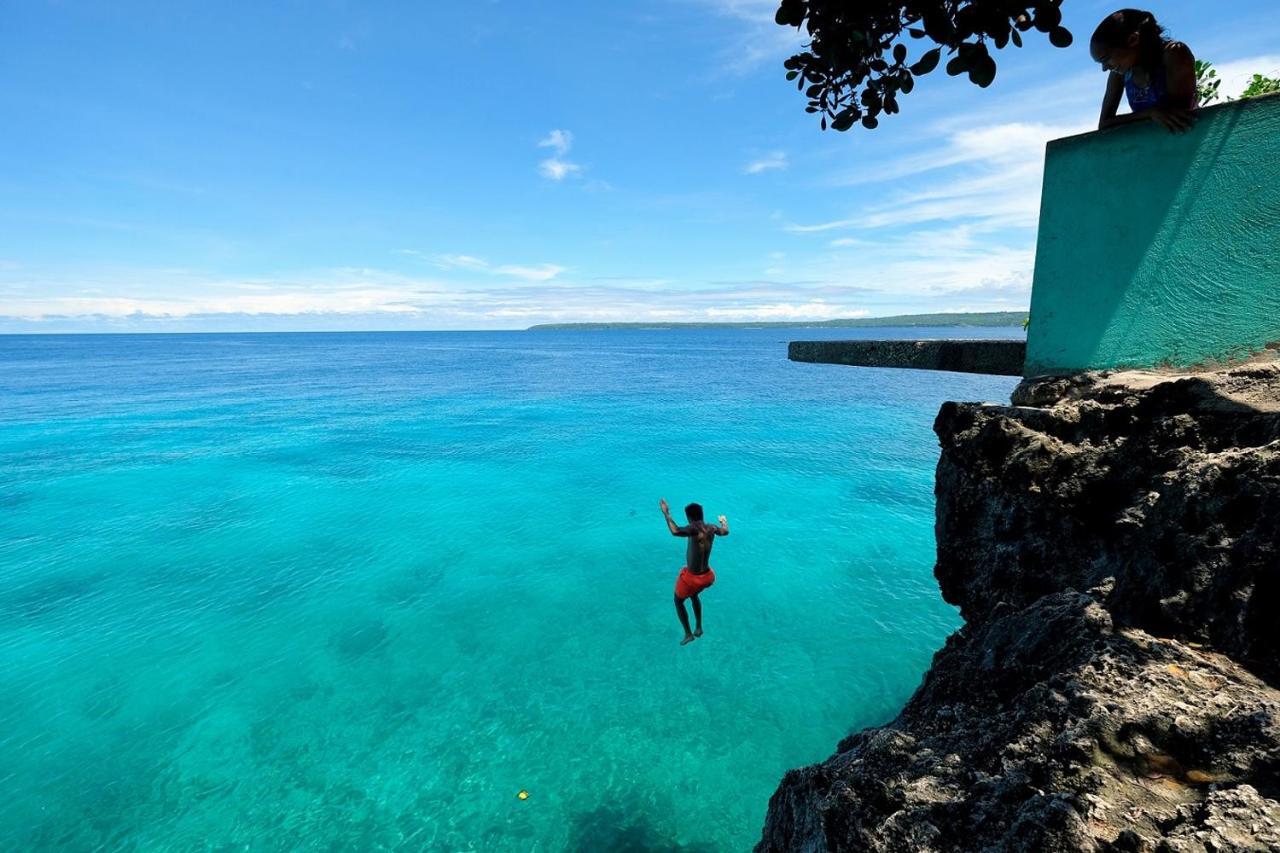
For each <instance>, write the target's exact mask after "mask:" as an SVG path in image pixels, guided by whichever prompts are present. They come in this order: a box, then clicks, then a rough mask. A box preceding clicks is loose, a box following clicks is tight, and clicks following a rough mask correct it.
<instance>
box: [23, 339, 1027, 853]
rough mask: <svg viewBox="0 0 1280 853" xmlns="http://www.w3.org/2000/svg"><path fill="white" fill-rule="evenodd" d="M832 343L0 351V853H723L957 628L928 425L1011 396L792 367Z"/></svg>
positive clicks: (950, 383)
mask: <svg viewBox="0 0 1280 853" xmlns="http://www.w3.org/2000/svg"><path fill="white" fill-rule="evenodd" d="M856 334H859V332H857V331H853V332H852V334H851V330H839V329H836V330H803V331H802V332H801V331H800V330H787V331H781V332H780V331H778V330H768V329H765V330H681V331H669V332H632V331H627V332H623V331H615V332H594V333H591V332H546V333H520V332H512V333H423V334H344V335H326V334H309V335H181V336H80V337H62V336H57V337H0V470H3V472H4V476H3V478H2V479H0V590H2V591H3V592H2V594H0V802H3V803H4V804H5V806H4V808H3V810H0V849H4V850H17V849H22V850H55V849H57V850H100V849H101V850H134V849H137V850H191V849H214V850H222V849H255V850H271V849H326V850H327V849H342V850H377V849H403V850H486V851H489V850H493V851H506V850H512V851H528V850H545V851H553V850H581V851H603V850H632V851H650V850H653V851H656V850H686V851H690V850H692V851H721V850H725V851H730V850H746V849H749V848H750V846H751V845H752V844H753V843H754V842H755V841H756V840H757V839H758V837H759V831H760V826H761V822H762V819H763V816H764V812H765V808H766V805H767V802H768V798H769V795H770V794H771V793H772V791H773V789H774V788H775V786H776V785H777V783H778V781H779V779H780V777H781V776H782V774H783V772H784V771H785V770H786V769H787V768H790V767H793V766H797V765H800V764H805V763H809V762H813V761H817V760H821V759H823V758H825V757H827V756H828V755H829V754H830V752H831V750H832V749H833V748H834V746H835V744H836V742H837V741H838V740H839V739H840V738H841V737H842V736H844V735H845V734H847V733H848V732H850V731H851V730H854V729H857V728H860V727H863V726H867V725H873V724H877V723H881V722H884V721H886V720H887V719H889V718H891V717H892V716H893V715H894V714H895V713H896V711H897V710H898V708H899V706H900V705H901V703H902V702H903V701H904V700H905V699H906V697H907V696H908V695H909V694H910V692H911V691H912V689H913V688H914V687H915V686H916V684H917V683H918V681H919V678H920V675H921V673H922V671H923V670H924V668H925V667H926V666H927V665H928V661H929V658H930V656H931V654H932V652H933V651H934V650H935V649H937V648H938V647H939V646H940V644H941V642H942V640H943V639H944V637H945V636H946V635H947V633H949V632H950V631H951V630H952V629H954V627H956V625H957V624H958V619H957V616H956V614H955V612H954V611H953V609H952V608H950V607H948V606H947V605H945V604H944V603H943V602H942V601H941V600H940V598H939V596H938V592H937V587H936V585H935V583H934V581H933V578H932V575H931V570H932V563H933V526H932V525H933V501H932V487H933V466H934V464H935V462H936V456H937V443H936V440H935V439H934V437H933V435H932V432H931V425H932V421H933V417H934V415H935V414H936V412H937V408H938V405H939V403H940V402H942V401H943V400H944V399H970V400H981V399H986V400H999V399H1007V397H1008V394H1009V392H1010V390H1011V389H1012V386H1013V380H1010V379H1003V378H992V377H976V376H964V375H958V374H941V373H919V372H906V371H882V370H855V369H851V368H841V367H832V366H820V365H800V364H792V363H790V362H788V361H787V360H786V345H785V340H786V339H787V338H789V337H790V338H801V337H803V338H817V337H824V338H840V337H851V336H854V335H856ZM921 334H922V333H921V330H912V331H910V332H905V331H898V332H895V331H891V330H882V329H881V330H868V333H867V334H865V335H863V336H866V337H887V336H918V335H921ZM925 334H928V333H927V332H926V333H925ZM933 334H934V335H942V334H947V335H951V336H954V334H955V330H934V332H933ZM661 497H665V498H667V499H668V500H669V501H670V502H671V504H672V505H673V507H676V508H677V509H676V512H677V515H679V514H680V512H679V509H678V508H679V507H682V506H683V505H684V504H685V503H687V502H689V501H691V500H699V501H701V502H702V503H703V504H704V505H705V506H706V508H707V511H708V513H709V514H710V515H711V516H714V515H718V514H720V513H724V514H726V515H728V517H729V522H730V526H731V528H732V534H731V535H730V536H729V537H728V538H727V539H722V540H720V541H719V542H718V543H717V545H716V550H715V553H714V555H713V559H712V564H713V565H714V566H715V567H716V572H717V576H718V581H717V583H716V585H715V586H714V587H713V588H712V589H711V590H709V591H708V592H707V593H705V594H704V596H703V600H704V609H705V624H706V635H705V636H704V637H703V638H702V639H700V640H698V641H697V642H695V643H693V644H692V645H690V646H687V647H681V646H679V645H678V641H679V639H680V637H681V635H682V632H681V629H680V627H679V624H678V622H677V620H676V618H675V614H674V611H673V608H672V604H671V589H672V585H673V583H674V580H675V574H676V571H677V570H678V569H679V567H680V565H681V563H682V558H683V547H684V542H683V540H679V539H674V538H672V537H671V536H670V535H669V534H668V533H667V532H666V529H665V526H664V524H663V521H662V517H661V515H660V514H659V513H658V510H657V504H658V499H659V498H661ZM522 789H523V790H527V791H528V792H529V797H528V799H527V800H519V799H517V797H516V794H517V792H518V791H520V790H522Z"/></svg>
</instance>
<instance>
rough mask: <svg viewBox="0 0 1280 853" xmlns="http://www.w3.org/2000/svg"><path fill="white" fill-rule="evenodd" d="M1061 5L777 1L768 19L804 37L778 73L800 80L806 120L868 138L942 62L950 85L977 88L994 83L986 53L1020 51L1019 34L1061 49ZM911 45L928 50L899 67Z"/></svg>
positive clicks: (1005, 0) (1027, 0) (966, 0)
mask: <svg viewBox="0 0 1280 853" xmlns="http://www.w3.org/2000/svg"><path fill="white" fill-rule="evenodd" d="M1062 2H1063V0H909V2H896V3H890V2H886V0H860V2H854V0H781V2H780V3H779V5H778V11H777V13H776V14H775V16H774V19H775V20H776V21H777V22H778V24H780V25H782V26H787V27H796V28H802V29H803V31H804V32H806V33H807V34H808V35H809V39H810V41H809V43H808V45H806V49H805V50H804V51H803V52H802V53H797V54H796V55H795V56H792V57H791V58H789V59H788V60H787V61H786V62H784V63H783V67H784V68H785V69H786V70H787V72H788V73H787V79H788V80H793V79H796V78H797V77H798V78H799V85H800V88H801V89H802V90H804V92H805V95H806V96H807V98H808V100H809V106H808V107H806V110H807V111H808V112H816V113H820V114H821V117H820V120H819V124H820V126H821V127H822V128H823V129H824V130H825V129H826V128H827V127H828V126H830V127H832V128H833V129H835V130H847V129H848V128H850V127H852V126H853V125H854V124H857V123H861V124H862V126H863V127H865V128H868V129H870V128H874V127H876V126H877V125H878V124H879V121H878V120H877V118H876V116H877V115H879V114H881V113H884V114H887V115H893V114H895V113H897V112H898V110H899V103H898V96H899V95H906V94H909V93H910V92H911V90H912V89H914V88H915V78H916V77H918V76H921V75H924V74H929V73H930V72H932V71H934V70H935V69H936V68H937V67H938V65H939V64H941V61H942V56H943V53H944V52H945V53H946V54H947V56H948V61H947V64H946V71H947V73H948V74H949V75H951V76H953V77H957V76H960V75H961V74H966V75H967V76H968V78H969V80H970V82H972V83H974V84H975V85H977V86H982V87H984V88H985V87H987V86H990V85H991V84H992V82H993V81H994V80H995V78H996V61H995V59H994V57H992V56H991V53H990V50H989V48H990V47H991V46H994V47H995V49H996V50H1001V49H1003V48H1005V47H1006V46H1008V45H1010V44H1012V45H1013V46H1014V47H1022V44H1023V39H1022V35H1021V34H1022V33H1024V32H1028V31H1032V30H1034V31H1036V32H1039V33H1043V34H1046V35H1047V36H1048V40H1049V43H1050V44H1052V45H1053V46H1055V47H1067V46H1068V45H1070V44H1071V42H1072V36H1071V33H1070V32H1069V31H1068V30H1067V29H1065V28H1064V27H1063V26H1062V9H1061V6H1062ZM913 39H928V40H929V41H932V42H933V43H934V45H936V47H933V48H931V49H929V50H927V51H925V52H924V53H923V54H922V55H921V56H920V58H919V59H917V60H916V61H915V63H914V64H912V65H910V66H907V65H906V63H907V55H908V46H907V44H906V42H907V41H909V40H913ZM904 66H905V67H904ZM796 72H798V73H796ZM806 86H807V89H806V88H805V87H806Z"/></svg>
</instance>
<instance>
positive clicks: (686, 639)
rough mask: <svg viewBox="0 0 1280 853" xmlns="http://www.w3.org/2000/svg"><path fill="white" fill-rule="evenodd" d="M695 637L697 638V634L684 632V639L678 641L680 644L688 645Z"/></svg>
mask: <svg viewBox="0 0 1280 853" xmlns="http://www.w3.org/2000/svg"><path fill="white" fill-rule="evenodd" d="M696 639H698V638H697V636H696V635H694V634H685V635H684V639H683V640H681V641H680V645H682V646H687V645H689V644H690V643H692V642H693V641H694V640H696Z"/></svg>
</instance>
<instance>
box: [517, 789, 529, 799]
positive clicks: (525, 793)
mask: <svg viewBox="0 0 1280 853" xmlns="http://www.w3.org/2000/svg"><path fill="white" fill-rule="evenodd" d="M516 796H517V797H519V798H520V799H522V800H527V799H529V792H528V791H521V792H520V793H518V794H516Z"/></svg>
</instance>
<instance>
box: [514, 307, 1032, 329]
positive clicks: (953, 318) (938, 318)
mask: <svg viewBox="0 0 1280 853" xmlns="http://www.w3.org/2000/svg"><path fill="white" fill-rule="evenodd" d="M1027 317H1028V314H1027V312H1026V311H989V312H986V313H969V314H959V313H957V314H900V315H898V316H896V317H853V318H849V319H845V320H810V321H808V322H792V321H788V322H764V321H755V322H744V323H540V324H538V325H536V326H530V327H529V328H528V329H526V330H525V331H529V332H546V331H554V330H560V329H575V330H578V331H596V330H601V329H816V328H823V327H830V328H837V329H846V328H885V327H888V326H896V327H902V326H933V327H939V326H985V327H992V326H1014V327H1018V328H1021V326H1022V325H1023V324H1024V323H1025V322H1026V320H1027Z"/></svg>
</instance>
